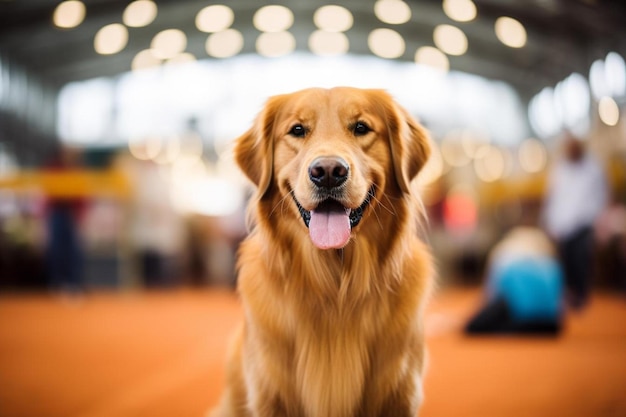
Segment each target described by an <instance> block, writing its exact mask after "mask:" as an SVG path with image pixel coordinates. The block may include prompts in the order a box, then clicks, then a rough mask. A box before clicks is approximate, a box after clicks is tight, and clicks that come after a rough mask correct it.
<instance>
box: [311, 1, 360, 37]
mask: <svg viewBox="0 0 626 417" xmlns="http://www.w3.org/2000/svg"><path fill="white" fill-rule="evenodd" d="M313 22H314V23H315V26H317V27H318V28H320V29H322V30H325V31H327V32H345V31H346V30H348V29H350V28H351V27H352V23H353V22H354V19H353V17H352V13H350V11H349V10H348V9H346V8H345V7H341V6H335V5H328V6H322V7H320V8H319V9H317V10H316V11H315V14H314V15H313Z"/></svg>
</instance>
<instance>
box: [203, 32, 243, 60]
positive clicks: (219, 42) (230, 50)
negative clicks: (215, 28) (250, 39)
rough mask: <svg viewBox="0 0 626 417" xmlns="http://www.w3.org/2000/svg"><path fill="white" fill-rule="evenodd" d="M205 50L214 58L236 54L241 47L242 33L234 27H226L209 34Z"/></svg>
mask: <svg viewBox="0 0 626 417" xmlns="http://www.w3.org/2000/svg"><path fill="white" fill-rule="evenodd" d="M205 46H206V51H207V53H208V54H209V55H211V56H213V57H215V58H228V57H231V56H234V55H237V54H238V53H239V52H240V51H241V49H242V48H243V35H242V34H241V32H239V31H238V30H235V29H226V30H223V31H221V32H216V33H213V34H212V35H209V37H208V39H207V40H206V45H205Z"/></svg>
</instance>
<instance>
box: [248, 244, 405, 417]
mask: <svg viewBox="0 0 626 417" xmlns="http://www.w3.org/2000/svg"><path fill="white" fill-rule="evenodd" d="M250 243H252V242H250ZM261 246H263V245H261ZM295 258H297V259H306V258H303V257H295ZM346 258H347V259H344V260H343V262H346V263H349V262H351V261H352V262H356V263H359V261H360V260H359V259H358V257H356V258H354V259H349V258H350V257H348V256H347V257H346ZM309 259H311V258H309ZM256 261H257V262H259V264H257V267H258V268H269V269H270V270H271V271H267V274H261V275H263V276H273V277H275V278H276V282H274V283H272V284H273V285H267V283H265V285H259V286H258V287H257V286H256V285H254V286H252V285H248V284H250V283H251V282H254V281H253V280H254V279H256V278H257V276H258V273H255V274H252V271H253V270H247V269H246V270H244V271H241V272H242V274H241V279H242V281H241V284H242V287H243V290H244V296H245V292H246V291H250V290H252V291H255V290H261V289H262V291H264V292H265V291H269V292H267V293H265V294H263V295H262V296H260V297H259V296H255V297H252V298H253V299H255V300H265V302H267V303H276V302H277V301H278V300H281V301H280V306H279V307H278V306H276V307H277V309H276V310H273V314H271V315H268V316H267V320H268V321H265V320H266V316H265V315H264V314H263V313H264V312H265V311H266V309H268V308H271V307H269V306H267V305H251V306H250V307H251V310H250V311H249V313H250V314H251V316H250V318H251V319H252V320H253V321H254V322H255V323H254V324H255V327H256V328H257V329H265V330H264V331H263V330H262V331H261V333H259V334H257V335H256V336H260V337H259V340H257V341H255V342H254V343H253V345H254V346H255V348H256V349H258V348H261V349H262V350H263V351H265V352H268V353H269V352H275V353H277V354H276V355H275V356H274V355H272V356H273V361H272V362H273V363H274V366H277V367H279V368H281V370H280V371H279V372H278V374H280V375H281V376H282V377H283V378H285V379H286V382H287V385H289V386H291V387H292V388H293V390H294V394H295V397H296V398H298V399H299V404H290V405H288V406H287V407H288V408H292V409H300V410H302V411H304V415H306V416H327V417H340V416H348V415H353V414H354V413H355V412H357V410H358V409H359V408H360V407H361V406H362V402H363V396H364V393H366V392H367V391H368V387H367V385H368V383H371V380H372V371H373V370H372V364H373V363H376V362H377V361H378V359H377V358H375V357H373V355H381V354H383V351H384V349H381V348H380V346H376V345H375V342H374V341H376V340H378V341H381V340H384V338H381V333H384V332H385V331H386V330H388V329H385V328H383V327H386V326H385V324H387V323H388V324H389V325H391V316H392V315H393V313H392V310H393V308H394V306H393V305H392V303H393V301H392V300H391V298H390V297H388V296H386V294H387V293H386V290H387V289H386V288H385V289H382V288H360V287H359V285H358V282H356V281H361V280H362V281H365V282H370V283H371V282H373V281H376V280H378V281H380V282H385V281H387V282H388V281H389V279H388V278H389V277H386V278H387V279H385V277H382V276H377V277H376V279H374V277H373V276H369V275H370V274H372V275H376V274H377V273H378V274H379V273H380V271H367V272H366V271H364V270H362V269H360V268H356V267H350V268H348V269H349V270H356V271H358V272H359V275H343V276H342V274H341V268H339V269H337V268H330V269H324V268H322V267H321V265H317V267H316V268H312V267H311V268H308V267H306V266H300V268H303V269H308V271H309V272H308V273H307V274H304V273H302V271H300V272H299V273H298V274H296V275H298V276H303V275H304V276H306V275H309V278H310V279H311V280H314V281H315V282H317V283H318V287H317V289H316V290H314V289H313V288H312V287H314V286H313V283H312V282H311V283H310V284H311V290H310V292H309V293H308V294H306V296H303V294H300V293H298V291H301V289H302V285H301V283H298V284H296V283H291V282H290V279H293V277H292V276H290V274H289V273H288V272H287V271H289V270H293V268H294V265H293V264H290V265H273V267H272V266H268V265H267V263H265V262H262V261H261V262H260V259H259V258H257V259H256ZM317 261H318V263H320V262H321V261H320V260H317ZM250 264H251V262H248V263H247V265H250ZM261 264H262V266H261ZM327 266H328V265H327ZM254 271H255V272H258V269H255V270H254ZM248 272H250V276H248ZM364 274H365V275H367V276H363V275H364ZM331 281H332V282H331ZM350 281H352V283H351V282H350ZM333 286H334V289H333V292H332V293H329V292H326V291H325V290H327V289H329V288H330V287H333ZM270 288H271V290H270ZM355 292H360V293H361V294H362V296H361V297H359V299H358V300H355V299H354V298H353V297H351V296H348V297H347V298H345V299H342V298H341V294H342V293H343V294H345V293H348V294H350V295H354V293H355ZM313 294H315V296H314V295H313ZM331 294H332V295H331ZM257 295H259V294H257ZM270 316H271V317H273V319H272V320H271V321H270V320H269V317H270ZM296 318H297V319H296ZM257 342H260V343H261V344H265V346H263V347H261V346H259V345H257V344H256V343H257ZM277 344H280V345H282V346H283V347H287V348H284V349H277ZM250 346H252V345H250ZM266 359H269V358H266ZM368 381H369V382H368ZM265 383H266V384H268V385H270V386H271V385H272V381H270V380H268V381H266V382H265Z"/></svg>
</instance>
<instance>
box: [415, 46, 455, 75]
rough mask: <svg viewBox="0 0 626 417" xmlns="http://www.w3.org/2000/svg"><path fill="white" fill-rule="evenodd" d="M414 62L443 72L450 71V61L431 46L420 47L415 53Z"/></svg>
mask: <svg viewBox="0 0 626 417" xmlns="http://www.w3.org/2000/svg"><path fill="white" fill-rule="evenodd" d="M415 62H416V63H417V64H420V65H428V66H430V67H433V68H436V69H438V70H441V71H443V72H448V70H449V69H450V61H449V60H448V57H447V56H446V54H444V53H443V52H441V51H440V50H439V49H437V48H434V47H432V46H422V47H421V48H419V49H418V50H417V52H415Z"/></svg>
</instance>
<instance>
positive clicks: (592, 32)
mask: <svg viewBox="0 0 626 417" xmlns="http://www.w3.org/2000/svg"><path fill="white" fill-rule="evenodd" d="M397 1H400V0H397ZM58 3H59V2H58V1H52V0H0V57H6V58H8V59H9V60H10V62H12V63H14V64H17V65H19V66H21V67H23V68H25V69H26V70H27V71H29V72H30V73H32V74H36V75H38V76H39V77H41V79H42V80H44V81H46V82H48V83H52V84H54V85H62V84H65V83H67V82H69V81H74V80H82V79H88V78H94V77H100V76H113V75H116V74H119V73H123V72H126V71H129V70H130V68H131V62H132V60H133V58H134V57H135V56H136V55H137V53H138V52H139V51H141V50H144V49H147V48H149V47H150V43H151V41H152V39H153V37H154V36H155V35H156V34H157V33H158V32H160V31H162V30H165V29H172V28H175V29H180V30H182V31H183V32H184V33H185V34H186V36H187V46H186V51H187V52H189V53H191V54H193V55H194V56H195V57H196V58H197V59H207V58H210V57H209V55H208V54H207V51H206V49H205V44H206V41H207V36H208V35H209V34H208V33H205V32H202V31H200V30H198V29H197V27H196V25H195V18H196V15H197V14H198V12H199V11H200V10H201V9H203V8H204V7H206V6H209V5H211V4H215V2H210V1H197V0H194V1H191V0H156V1H155V3H156V4H157V6H158V14H157V16H156V18H155V20H154V21H153V22H152V23H151V24H149V25H148V26H145V27H131V28H129V30H128V33H129V37H128V43H127V45H126V46H125V47H124V48H123V50H121V51H120V52H119V53H116V54H112V55H99V54H98V53H96V52H95V50H94V37H95V34H96V33H97V32H98V30H99V29H100V28H102V27H103V26H105V25H108V24H111V23H121V22H122V14H123V12H124V10H125V8H126V6H127V5H128V4H129V0H85V1H84V3H85V5H86V17H85V20H84V22H83V23H82V24H80V25H79V26H78V27H75V28H73V29H59V28H57V27H55V26H54V25H53V23H52V16H53V12H54V10H55V7H56V6H57V5H58ZM221 3H222V4H224V5H227V6H228V7H230V8H231V9H232V10H233V11H234V20H233V22H232V25H231V26H230V27H231V28H233V29H236V30H238V31H239V32H240V33H241V34H242V35H243V39H244V43H243V48H242V49H241V51H240V52H239V53H241V54H244V53H254V52H255V42H256V39H257V37H258V36H259V35H260V33H261V32H260V31H259V30H258V29H256V28H255V27H254V26H253V24H252V22H253V16H254V14H255V12H256V11H257V10H258V9H259V8H261V7H262V6H265V5H268V4H281V5H284V6H287V7H288V8H289V9H290V10H291V11H292V12H293V17H294V22H293V25H291V26H290V27H289V28H288V31H289V32H290V33H291V34H292V35H293V37H294V38H295V41H296V50H300V51H308V50H309V46H308V40H309V36H310V35H311V33H312V32H314V31H315V30H316V29H317V28H316V26H315V24H314V21H313V15H314V13H315V11H316V10H317V9H318V8H320V7H321V6H323V5H327V4H340V5H341V6H343V7H345V8H346V9H348V10H349V11H350V12H351V14H352V16H353V21H354V22H353V25H352V26H351V28H349V29H348V30H347V31H346V32H345V35H346V36H347V39H348V41H349V53H352V54H361V55H362V54H371V50H370V48H369V46H368V42H367V40H368V35H369V34H370V32H371V31H372V30H374V29H376V28H391V29H393V30H395V31H397V32H398V33H399V34H400V35H401V36H402V37H403V38H404V41H405V44H406V48H405V50H404V53H403V54H402V55H401V56H399V57H398V58H397V59H401V60H406V61H413V60H414V57H415V52H416V50H417V49H418V48H419V47H421V46H433V45H434V44H433V30H434V28H435V27H436V26H438V25H440V24H450V25H453V26H456V27H458V28H459V29H461V30H462V31H463V32H464V33H465V35H466V36H467V40H468V42H467V43H468V48H467V51H466V52H465V53H464V54H462V55H460V56H454V55H449V56H448V58H449V65H450V69H451V70H459V71H464V72H467V73H471V74H478V75H481V76H484V77H487V78H490V79H497V80H503V81H506V82H509V83H511V84H512V85H513V86H514V87H515V88H517V89H518V91H519V92H520V93H522V95H524V96H526V97H529V96H530V95H532V94H534V93H536V92H537V91H539V90H540V89H541V88H542V87H544V86H546V85H554V84H556V83H557V82H558V81H560V80H562V79H564V78H565V77H566V76H568V75H569V74H570V73H572V72H579V73H581V74H584V75H587V74H588V71H589V67H590V65H591V63H592V62H593V61H594V60H596V59H598V58H603V57H604V56H605V55H606V54H607V52H609V51H616V52H618V53H620V54H621V55H622V56H624V57H626V2H624V1H613V0H474V4H475V6H476V11H477V15H476V17H475V18H474V19H473V20H471V21H469V22H465V23H460V22H455V21H453V20H451V19H450V18H449V17H448V16H447V15H446V14H444V12H443V9H442V2H441V0H407V1H406V3H407V4H408V6H409V7H410V11H411V17H410V20H409V21H407V22H406V23H402V24H388V23H384V22H382V21H381V20H380V19H379V18H377V17H376V15H375V13H374V5H375V1H374V0H345V1H337V2H334V3H333V2H330V3H329V2H326V1H324V0H292V1H286V0H282V1H281V0H276V1H274V2H267V1H253V0H232V1H231V0H224V1H223V2H221ZM501 16H509V17H513V18H515V19H517V20H518V21H519V22H521V23H522V24H523V25H524V27H525V28H526V31H527V34H528V40H527V43H526V44H525V46H523V47H521V48H510V47H507V46H505V45H504V44H503V43H501V42H500V41H499V40H498V39H497V38H496V35H495V33H494V23H495V21H496V19H497V18H498V17H501Z"/></svg>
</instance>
